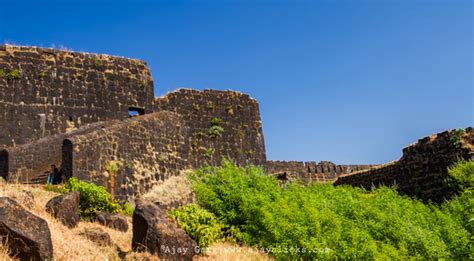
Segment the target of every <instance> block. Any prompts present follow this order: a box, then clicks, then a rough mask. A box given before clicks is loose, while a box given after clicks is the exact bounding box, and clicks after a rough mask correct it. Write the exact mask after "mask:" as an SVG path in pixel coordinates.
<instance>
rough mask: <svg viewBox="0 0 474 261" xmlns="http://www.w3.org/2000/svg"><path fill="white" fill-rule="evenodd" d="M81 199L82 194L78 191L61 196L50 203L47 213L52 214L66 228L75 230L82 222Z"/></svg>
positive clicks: (47, 206) (47, 205)
mask: <svg viewBox="0 0 474 261" xmlns="http://www.w3.org/2000/svg"><path fill="white" fill-rule="evenodd" d="M79 198H80V194H79V192H78V191H73V192H70V193H68V194H64V195H59V196H57V197H54V198H52V199H51V200H50V201H48V203H47V204H46V211H47V212H49V213H51V214H52V215H53V216H54V217H55V218H56V219H58V220H59V221H61V223H63V224H64V225H65V226H67V227H69V228H73V227H75V226H77V224H78V223H79V221H80V220H81V218H80V216H79Z"/></svg>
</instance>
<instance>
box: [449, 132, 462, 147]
mask: <svg viewBox="0 0 474 261" xmlns="http://www.w3.org/2000/svg"><path fill="white" fill-rule="evenodd" d="M464 133H466V131H465V130H464V129H457V130H453V131H452V132H451V135H450V137H449V140H450V141H451V143H452V144H453V145H454V146H456V147H458V146H459V145H461V139H462V136H463V135H464Z"/></svg>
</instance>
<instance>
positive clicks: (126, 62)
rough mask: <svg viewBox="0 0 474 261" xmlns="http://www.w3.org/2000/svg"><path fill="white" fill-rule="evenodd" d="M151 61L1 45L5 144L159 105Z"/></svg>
mask: <svg viewBox="0 0 474 261" xmlns="http://www.w3.org/2000/svg"><path fill="white" fill-rule="evenodd" d="M153 98H154V94H153V81H152V78H151V75H150V72H149V70H148V68H147V66H146V63H145V62H143V61H140V60H134V59H126V58H120V57H113V56H108V55H96V54H86V53H78V52H70V51H59V50H54V49H46V48H36V47H19V46H5V45H4V46H0V130H1V132H0V149H1V148H5V147H12V146H17V145H22V144H26V143H29V142H33V141H36V140H38V139H40V138H44V137H47V136H51V135H55V134H59V133H64V132H65V130H66V129H67V128H68V127H71V126H75V127H79V126H82V125H85V124H88V123H93V122H98V121H106V120H112V119H125V118H127V117H128V108H129V107H136V108H143V109H144V110H145V111H146V112H147V113H148V112H151V111H152V110H153Z"/></svg>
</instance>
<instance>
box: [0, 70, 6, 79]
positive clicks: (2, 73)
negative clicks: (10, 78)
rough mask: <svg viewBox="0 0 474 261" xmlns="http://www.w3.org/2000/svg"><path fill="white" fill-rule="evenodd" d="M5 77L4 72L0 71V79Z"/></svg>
mask: <svg viewBox="0 0 474 261" xmlns="http://www.w3.org/2000/svg"><path fill="white" fill-rule="evenodd" d="M2 77H5V71H4V70H3V69H0V78H2Z"/></svg>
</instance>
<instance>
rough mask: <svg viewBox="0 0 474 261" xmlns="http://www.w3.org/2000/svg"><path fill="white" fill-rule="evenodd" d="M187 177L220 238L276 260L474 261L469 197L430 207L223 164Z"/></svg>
mask: <svg viewBox="0 0 474 261" xmlns="http://www.w3.org/2000/svg"><path fill="white" fill-rule="evenodd" d="M190 179H191V181H192V185H193V189H194V191H195V193H196V195H197V197H198V200H199V201H200V203H201V204H202V206H203V207H205V208H206V209H207V210H209V211H210V212H212V213H214V214H215V215H216V217H217V218H218V219H219V220H220V221H221V222H222V223H224V224H226V227H227V231H225V233H229V234H232V235H233V236H234V237H235V238H236V239H237V240H239V241H241V242H244V243H247V244H249V245H252V246H256V247H264V248H268V249H270V252H271V253H272V254H273V255H274V256H275V257H277V258H278V259H284V260H286V259H301V258H302V259H344V260H345V259H353V260H355V259H357V260H358V259H362V260H366V259H380V260H382V259H411V258H415V259H443V258H445V259H458V260H465V259H469V258H471V259H472V258H474V254H473V251H472V249H470V240H472V238H471V237H472V227H469V225H468V224H466V223H465V220H466V217H469V215H471V214H472V212H471V213H467V212H466V211H467V209H469V208H470V209H472V194H471V195H465V198H458V199H455V200H454V201H451V202H447V203H445V205H443V206H434V205H425V204H423V203H422V202H420V201H417V200H414V199H411V198H408V197H405V196H400V195H398V194H397V192H396V191H395V190H394V189H391V188H386V187H382V188H379V189H375V190H374V191H372V192H367V191H364V190H362V189H358V188H353V187H349V186H338V187H334V186H333V185H332V184H310V185H308V186H302V185H300V184H297V183H293V184H288V185H285V186H284V187H281V186H279V184H278V181H277V180H276V179H274V178H272V177H270V176H268V175H266V174H265V173H264V171H263V170H262V169H260V168H256V167H247V168H239V167H237V166H235V165H234V164H232V163H231V162H229V161H224V162H223V165H222V167H214V168H212V167H205V168H202V169H199V170H196V171H194V172H193V173H192V174H191V175H190ZM452 212H453V213H452ZM470 219H472V215H471V216H470ZM471 223H472V222H471ZM469 224H470V223H469Z"/></svg>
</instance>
